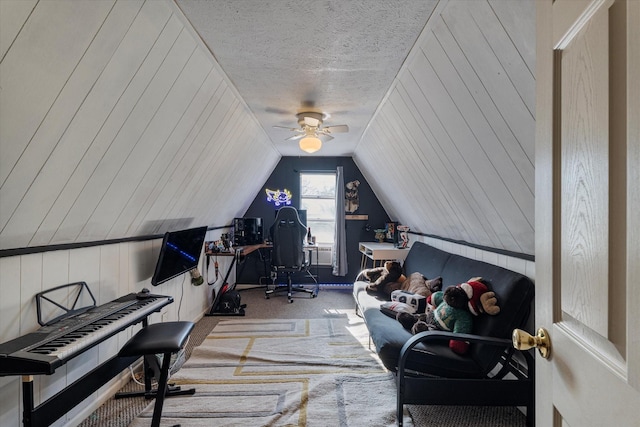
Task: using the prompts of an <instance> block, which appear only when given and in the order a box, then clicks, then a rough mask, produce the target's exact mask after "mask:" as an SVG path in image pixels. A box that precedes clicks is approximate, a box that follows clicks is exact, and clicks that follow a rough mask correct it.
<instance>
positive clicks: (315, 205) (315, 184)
mask: <svg viewBox="0 0 640 427" xmlns="http://www.w3.org/2000/svg"><path fill="white" fill-rule="evenodd" d="M300 209H306V210H307V227H311V234H312V235H314V236H316V243H318V244H331V245H333V242H334V241H335V232H336V173H335V172H314V173H307V172H303V173H301V174H300Z"/></svg>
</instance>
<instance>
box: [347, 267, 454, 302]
mask: <svg viewBox="0 0 640 427" xmlns="http://www.w3.org/2000/svg"><path fill="white" fill-rule="evenodd" d="M356 280H364V281H367V282H369V284H368V285H367V287H366V291H367V293H369V294H371V295H376V296H378V297H380V298H382V299H384V300H386V301H389V300H390V299H391V294H392V292H393V291H395V290H403V291H407V292H411V293H413V294H417V295H422V296H423V297H425V298H426V297H428V296H430V295H431V294H432V293H433V292H436V291H439V290H441V289H442V277H436V278H434V279H427V278H426V277H425V276H423V275H422V274H421V273H411V274H410V275H409V277H406V276H405V275H404V274H403V273H402V267H401V266H400V263H399V262H397V261H386V262H385V263H384V266H383V267H375V268H369V269H366V270H363V271H362V272H361V273H360V274H359V275H358V278H357V279H356Z"/></svg>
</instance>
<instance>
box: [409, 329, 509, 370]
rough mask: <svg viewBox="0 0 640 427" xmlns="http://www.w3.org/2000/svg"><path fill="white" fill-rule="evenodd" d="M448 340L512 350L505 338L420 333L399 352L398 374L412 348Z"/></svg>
mask: <svg viewBox="0 0 640 427" xmlns="http://www.w3.org/2000/svg"><path fill="white" fill-rule="evenodd" d="M449 340H456V341H466V342H470V343H478V344H486V345H493V346H498V347H505V348H512V345H513V344H512V342H511V340H509V339H505V338H494V337H484V336H480V335H473V334H460V333H453V332H446V331H425V332H420V333H419V334H416V335H414V336H412V337H411V338H409V339H408V340H407V342H406V343H405V344H404V346H402V349H401V350H400V359H399V360H398V372H403V371H404V369H405V368H404V367H405V364H406V361H407V358H408V357H409V354H410V353H411V350H413V348H414V347H415V346H417V345H418V344H421V343H428V342H430V341H449Z"/></svg>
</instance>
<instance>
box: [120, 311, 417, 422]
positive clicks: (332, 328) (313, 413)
mask: <svg viewBox="0 0 640 427" xmlns="http://www.w3.org/2000/svg"><path fill="white" fill-rule="evenodd" d="M171 381H172V382H174V383H176V384H178V385H181V386H184V387H188V386H189V385H195V387H196V390H197V391H196V394H195V395H193V396H186V397H172V398H170V399H167V400H166V401H165V406H164V411H163V417H162V425H163V426H169V425H173V424H176V423H181V424H182V425H183V426H185V427H186V426H249V425H251V426H274V427H275V426H278V427H280V426H308V427H313V426H318V427H325V426H343V427H346V426H394V425H395V424H396V416H395V401H396V399H395V398H396V388H395V384H394V377H393V375H392V374H390V373H389V372H387V371H386V370H385V369H384V368H383V367H382V365H381V364H380V362H379V360H378V358H377V356H376V354H375V352H373V351H371V350H369V348H368V335H367V331H366V328H365V326H364V324H363V322H362V319H360V318H358V317H355V316H349V317H347V316H340V317H328V318H324V319H245V318H233V319H225V320H221V321H220V322H219V323H218V325H217V326H216V327H215V328H214V329H213V331H212V332H211V334H209V336H208V337H207V338H206V339H205V340H204V342H203V343H202V344H201V345H200V346H199V347H197V348H195V349H194V351H193V354H192V355H191V357H190V358H189V360H188V361H187V363H185V365H184V366H183V367H182V369H180V371H179V372H177V373H176V374H175V375H174V376H173V377H172V379H171ZM152 412H153V403H151V404H150V405H149V406H148V407H147V408H146V409H145V410H144V411H143V412H142V413H141V414H140V415H139V416H138V417H137V418H136V419H135V420H134V421H133V423H132V424H131V426H132V427H142V426H145V427H146V426H148V425H149V422H150V417H151V415H152ZM405 425H407V426H412V425H413V424H412V421H411V419H410V417H409V416H405Z"/></svg>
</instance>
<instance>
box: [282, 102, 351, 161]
mask: <svg viewBox="0 0 640 427" xmlns="http://www.w3.org/2000/svg"><path fill="white" fill-rule="evenodd" d="M296 117H297V118H298V124H299V125H300V127H298V128H290V127H286V126H274V128H280V129H287V130H289V131H291V132H295V133H296V134H295V135H293V136H290V137H289V138H286V139H285V141H295V140H298V139H299V140H300V149H301V150H302V151H306V152H307V153H315V152H316V151H318V150H319V149H320V148H321V147H322V139H324V140H325V141H330V140H332V139H333V136H331V134H333V133H344V132H349V126H347V125H336V126H324V127H323V126H322V119H323V114H322V113H314V112H307V113H298V114H296ZM321 138H322V139H321Z"/></svg>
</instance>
